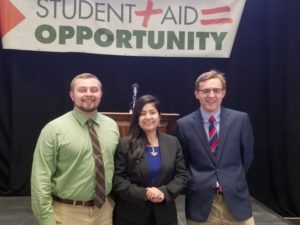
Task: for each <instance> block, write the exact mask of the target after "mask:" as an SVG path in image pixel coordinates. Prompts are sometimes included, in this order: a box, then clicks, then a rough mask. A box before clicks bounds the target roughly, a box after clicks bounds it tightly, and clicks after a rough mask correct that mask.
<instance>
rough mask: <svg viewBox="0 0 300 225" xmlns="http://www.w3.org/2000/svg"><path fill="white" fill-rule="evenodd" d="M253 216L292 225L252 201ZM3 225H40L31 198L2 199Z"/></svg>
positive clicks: (260, 223)
mask: <svg viewBox="0 0 300 225" xmlns="http://www.w3.org/2000/svg"><path fill="white" fill-rule="evenodd" d="M176 202H177V209H178V217H179V225H186V223H185V216H184V196H179V197H178V198H177V200H176ZM252 205H253V216H254V219H255V223H256V225H271V224H272V225H291V224H293V223H291V222H289V221H287V220H284V219H283V218H282V217H280V216H279V215H277V214H276V213H274V212H273V211H272V210H270V209H268V208H267V207H265V206H264V205H262V204H261V203H259V202H257V201H256V200H254V199H253V200H252ZM0 224H1V225H38V223H37V221H36V219H35V218H34V216H33V214H32V212H31V208H30V197H28V196H26V197H0Z"/></svg>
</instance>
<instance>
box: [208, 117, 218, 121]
mask: <svg viewBox="0 0 300 225" xmlns="http://www.w3.org/2000/svg"><path fill="white" fill-rule="evenodd" d="M208 121H209V122H210V123H214V122H215V121H216V119H215V117H213V116H211V117H209V120H208Z"/></svg>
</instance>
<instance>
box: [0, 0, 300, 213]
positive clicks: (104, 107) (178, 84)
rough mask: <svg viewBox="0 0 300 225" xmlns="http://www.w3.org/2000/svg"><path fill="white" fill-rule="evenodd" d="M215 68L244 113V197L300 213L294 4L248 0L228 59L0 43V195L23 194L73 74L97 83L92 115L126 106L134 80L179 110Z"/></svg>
mask: <svg viewBox="0 0 300 225" xmlns="http://www.w3.org/2000/svg"><path fill="white" fill-rule="evenodd" d="M20 41H22V40H20ZM24 44H26V43H24ZM214 68H216V69H218V70H221V71H223V72H225V73H226V78H227V82H228V89H227V96H226V97H225V100H224V104H223V105H224V106H226V107H230V108H234V109H237V110H241V111H246V112H248V113H249V115H250V117H251V121H252V124H253V128H254V134H255V160H254V162H253V165H252V167H251V169H250V171H249V173H248V181H249V187H250V191H251V195H252V196H253V197H254V198H256V199H257V200H258V201H260V202H262V203H263V204H265V205H267V206H268V207H270V208H272V209H273V210H275V211H276V212H278V213H279V214H281V215H282V216H300V192H299V190H300V175H299V174H300V163H299V158H300V149H299V148H300V147H299V146H300V143H299V142H300V137H299V130H300V116H299V115H300V95H299V89H300V1H298V0H285V1H282V0H269V1H267V0H247V1H246V6H245V10H244V13H243V16H242V19H241V23H240V27H239V30H238V34H237V37H236V41H235V43H234V47H233V51H232V54H231V57H230V58H229V59H216V58H160V57H121V56H105V55H96V54H82V53H49V52H48V53H47V52H30V51H16V50H3V48H2V46H1V49H0V194H1V195H5V196H17V195H29V194H30V173H31V163H32V156H33V151H34V148H35V143H36V140H37V137H38V135H39V132H40V130H41V128H42V127H43V126H44V125H45V124H46V123H47V122H49V121H50V120H52V119H54V118H56V117H57V116H60V115H62V114H63V113H65V112H67V111H69V110H71V109H72V103H71V101H70V99H69V96H68V92H69V83H70V80H71V79H72V77H73V76H74V75H77V74H79V73H82V72H91V73H94V74H96V75H97V76H99V78H100V79H101V81H102V83H103V86H104V96H103V100H102V102H101V105H100V108H99V111H115V112H124V111H128V110H129V103H130V101H131V95H132V89H131V85H132V84H133V83H138V84H139V85H140V88H139V92H138V95H143V94H146V93H150V94H154V95H156V96H157V97H159V99H160V100H161V104H162V107H163V111H164V112H177V113H180V114H181V115H182V116H183V115H186V114H187V113H189V112H191V111H193V110H195V109H196V108H197V107H198V102H197V101H196V100H195V98H194V96H193V86H194V81H195V79H196V77H197V76H198V75H199V74H200V73H202V72H205V71H208V70H210V69H214Z"/></svg>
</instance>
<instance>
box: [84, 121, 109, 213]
mask: <svg viewBox="0 0 300 225" xmlns="http://www.w3.org/2000/svg"><path fill="white" fill-rule="evenodd" d="M87 125H88V128H89V133H90V136H91V142H92V147H93V151H94V158H95V168H96V189H95V199H94V203H95V206H96V207H98V208H99V209H100V208H101V207H102V205H103V204H104V202H105V197H106V196H105V181H104V166H103V159H102V155H101V148H100V143H99V140H98V136H97V133H96V131H95V129H94V127H93V120H91V119H89V120H88V121H87Z"/></svg>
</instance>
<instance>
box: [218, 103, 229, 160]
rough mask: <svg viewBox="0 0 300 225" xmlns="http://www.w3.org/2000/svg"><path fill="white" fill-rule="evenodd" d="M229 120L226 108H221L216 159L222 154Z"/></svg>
mask: <svg viewBox="0 0 300 225" xmlns="http://www.w3.org/2000/svg"><path fill="white" fill-rule="evenodd" d="M230 123H231V121H230V115H229V113H228V111H227V110H226V108H223V107H222V108H221V115H220V132H219V145H218V161H219V159H220V158H221V156H222V153H223V147H224V144H225V140H226V136H227V134H228V132H229V131H228V128H229V124H230Z"/></svg>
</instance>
